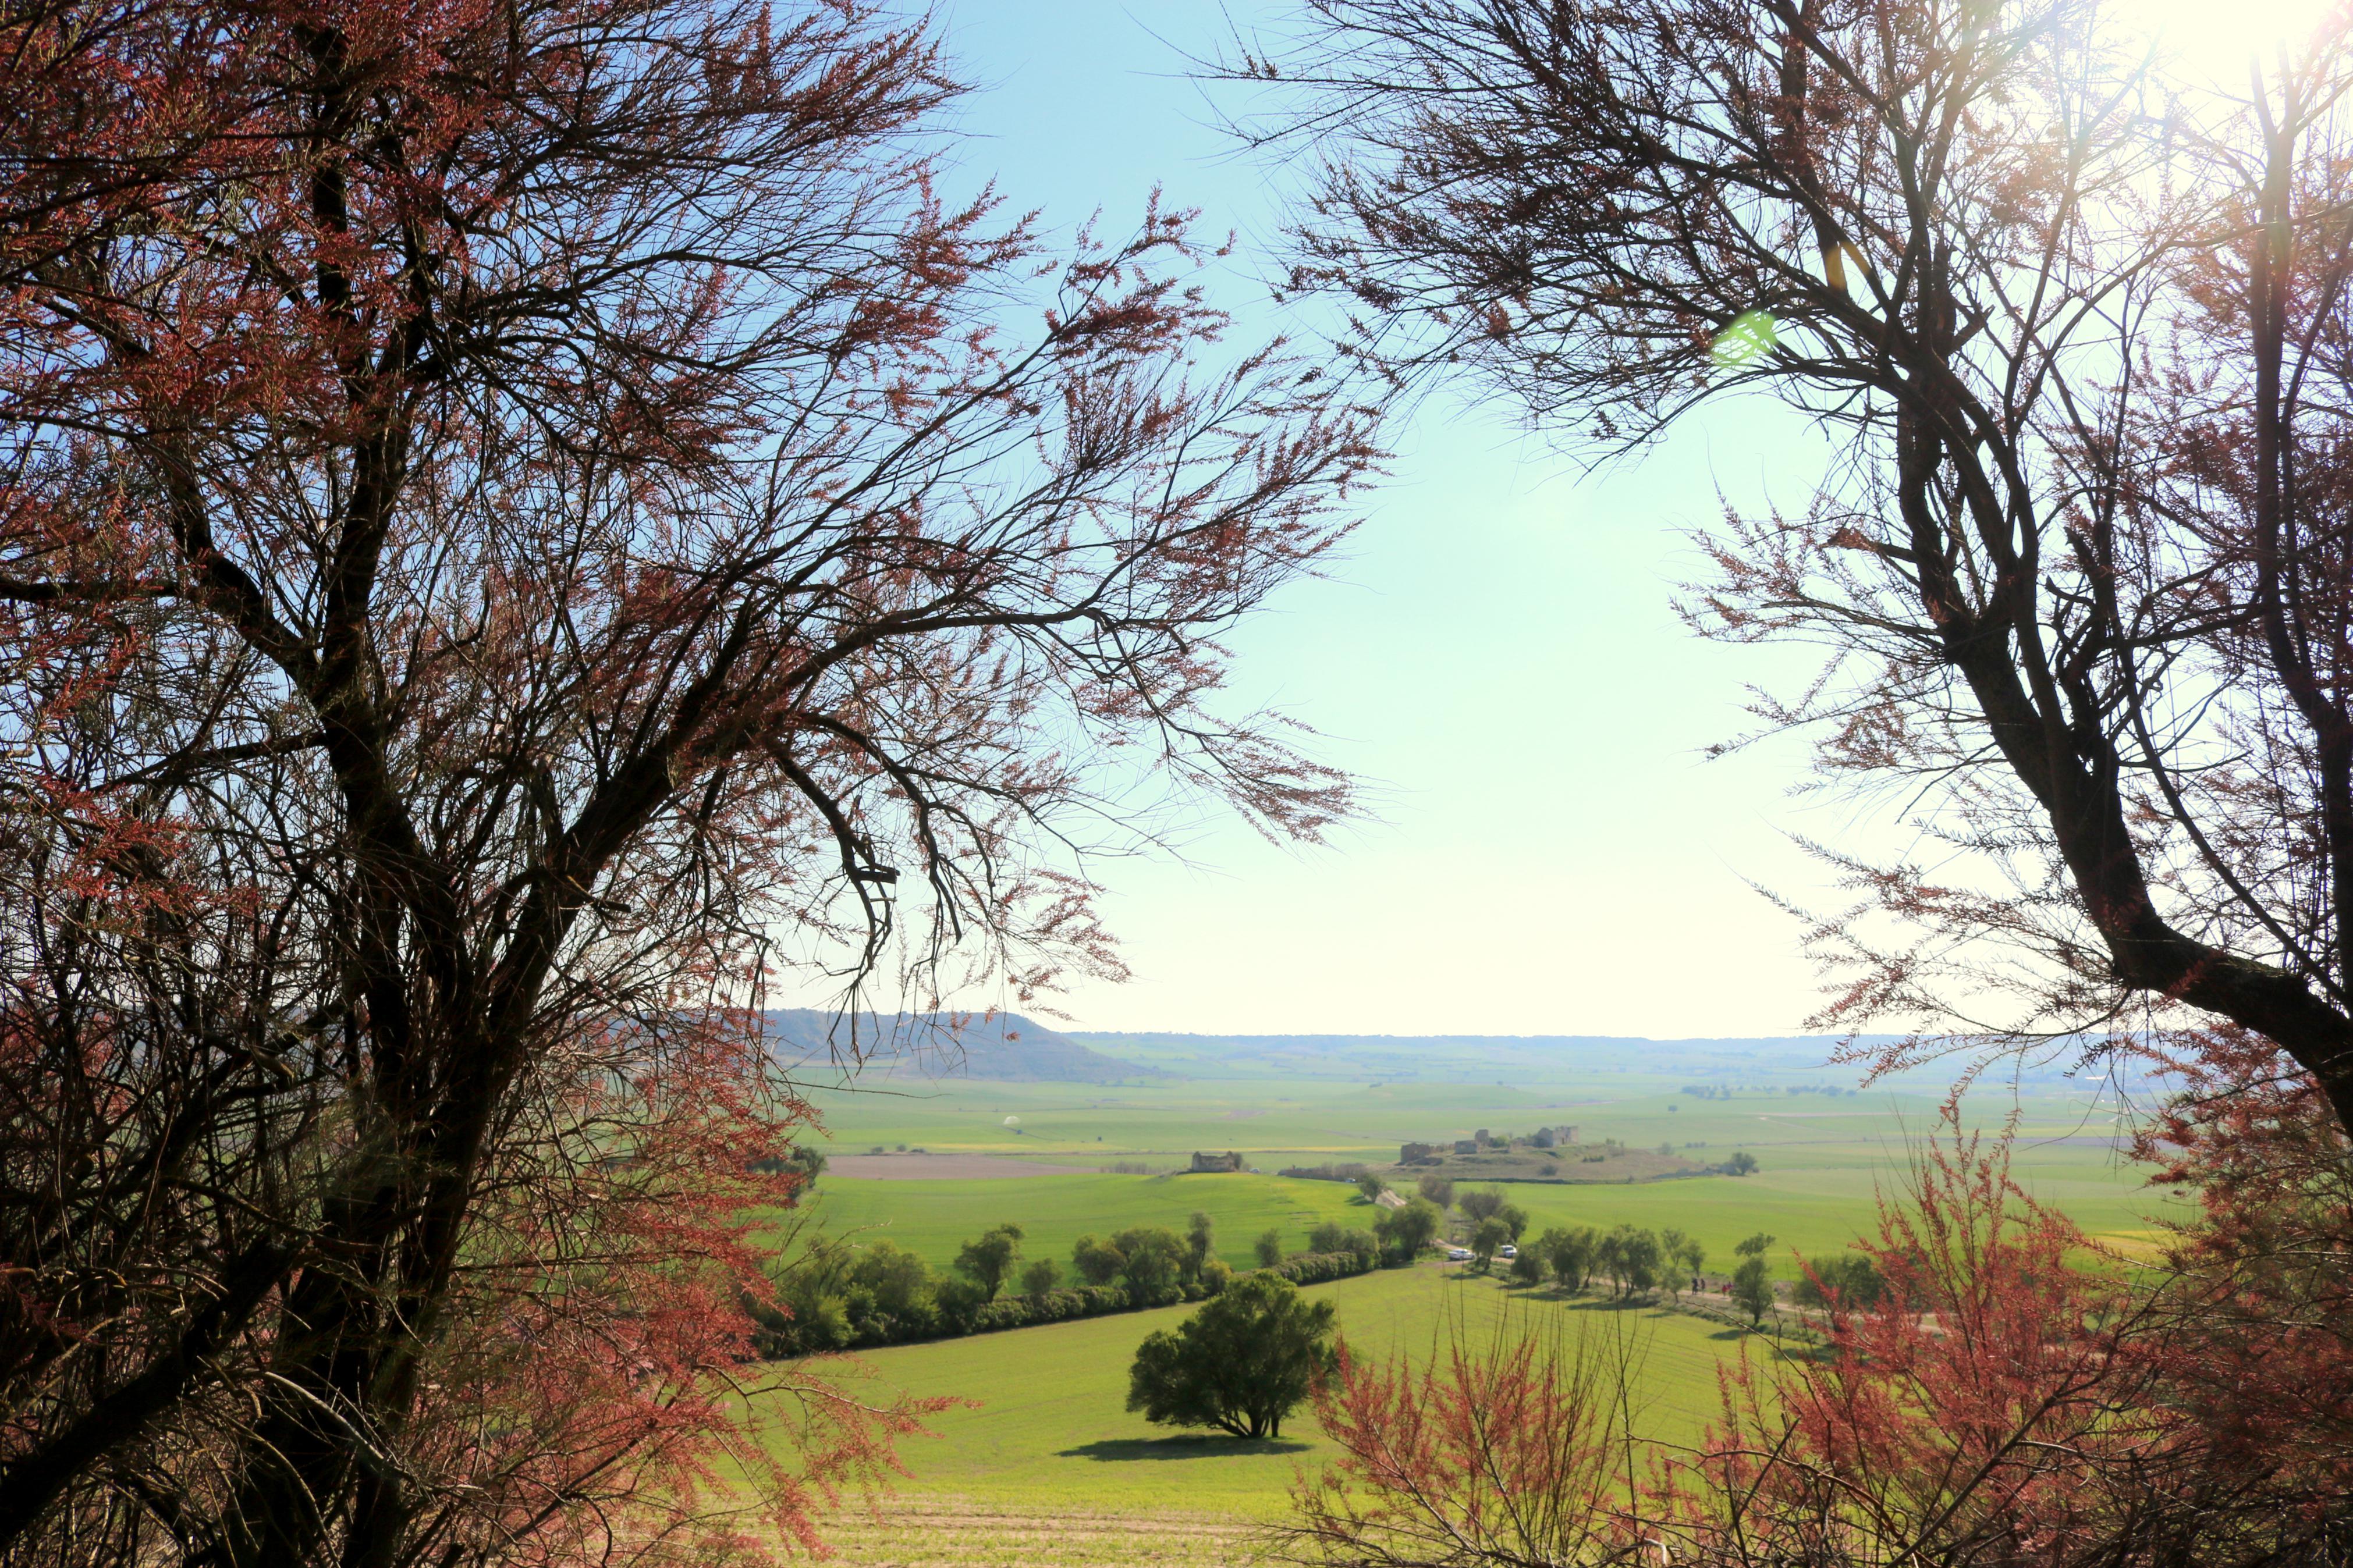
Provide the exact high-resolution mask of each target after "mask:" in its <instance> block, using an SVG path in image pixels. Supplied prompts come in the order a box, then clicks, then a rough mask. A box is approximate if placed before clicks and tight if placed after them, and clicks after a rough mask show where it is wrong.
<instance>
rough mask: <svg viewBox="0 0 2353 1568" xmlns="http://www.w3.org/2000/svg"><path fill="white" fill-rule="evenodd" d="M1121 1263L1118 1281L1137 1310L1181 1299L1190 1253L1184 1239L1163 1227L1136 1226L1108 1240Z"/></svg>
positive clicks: (1183, 1292)
mask: <svg viewBox="0 0 2353 1568" xmlns="http://www.w3.org/2000/svg"><path fill="white" fill-rule="evenodd" d="M1111 1245H1112V1247H1113V1249H1115V1250H1116V1251H1117V1252H1118V1253H1119V1255H1120V1257H1121V1258H1122V1259H1123V1262H1122V1263H1121V1265H1120V1270H1119V1282H1120V1283H1121V1284H1122V1285H1124V1286H1125V1287H1126V1288H1127V1294H1128V1299H1129V1300H1132V1301H1134V1303H1135V1304H1136V1305H1137V1306H1139V1307H1157V1306H1162V1305H1165V1304H1166V1303H1167V1302H1170V1301H1175V1300H1182V1299H1183V1297H1184V1294H1185V1279H1186V1277H1187V1273H1188V1269H1187V1264H1188V1263H1189V1262H1190V1261H1191V1256H1192V1251H1191V1248H1190V1247H1187V1245H1186V1242H1185V1239H1184V1238H1183V1237H1180V1236H1178V1235H1177V1234H1176V1232H1175V1231H1173V1230H1170V1229H1169V1228H1168V1227H1167V1226H1164V1225H1140V1226H1134V1227H1133V1228H1132V1229H1128V1230H1123V1231H1121V1232H1119V1233H1118V1234H1117V1235H1116V1236H1113V1237H1112V1238H1111Z"/></svg>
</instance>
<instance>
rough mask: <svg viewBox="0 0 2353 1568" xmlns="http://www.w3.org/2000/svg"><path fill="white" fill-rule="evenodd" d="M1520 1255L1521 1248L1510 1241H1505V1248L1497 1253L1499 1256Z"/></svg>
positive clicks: (1513, 1256) (1511, 1256)
mask: <svg viewBox="0 0 2353 1568" xmlns="http://www.w3.org/2000/svg"><path fill="white" fill-rule="evenodd" d="M1519 1255H1520V1249H1519V1247H1518V1246H1517V1245H1516V1244H1514V1243H1513V1242H1508V1241H1507V1242H1505V1243H1504V1250H1503V1251H1501V1252H1499V1253H1497V1254H1495V1256H1496V1257H1498V1258H1517V1257H1518V1256H1519Z"/></svg>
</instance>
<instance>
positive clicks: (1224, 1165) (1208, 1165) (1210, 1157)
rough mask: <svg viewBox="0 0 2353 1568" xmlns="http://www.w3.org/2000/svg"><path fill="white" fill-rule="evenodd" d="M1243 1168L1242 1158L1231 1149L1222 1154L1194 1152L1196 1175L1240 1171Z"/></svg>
mask: <svg viewBox="0 0 2353 1568" xmlns="http://www.w3.org/2000/svg"><path fill="white" fill-rule="evenodd" d="M1241 1168H1242V1157H1241V1156H1240V1154H1237V1153H1235V1152H1233V1151H1232V1150H1230V1149H1229V1150H1227V1151H1226V1152H1224V1153H1222V1154H1204V1153H1202V1152H1200V1151H1199V1150H1198V1149H1196V1150H1194V1151H1193V1170H1194V1172H1196V1173H1205V1172H1206V1173H1214V1172H1219V1171H1239V1170H1240V1169H1241Z"/></svg>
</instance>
